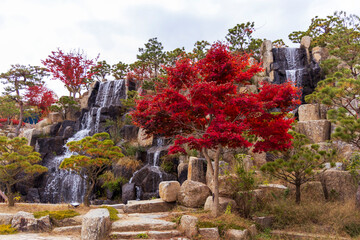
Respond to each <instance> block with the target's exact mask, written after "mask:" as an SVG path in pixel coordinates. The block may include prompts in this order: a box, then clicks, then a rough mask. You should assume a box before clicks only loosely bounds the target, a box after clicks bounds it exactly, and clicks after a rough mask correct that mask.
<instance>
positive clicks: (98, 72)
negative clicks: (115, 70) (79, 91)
mask: <svg viewBox="0 0 360 240" xmlns="http://www.w3.org/2000/svg"><path fill="white" fill-rule="evenodd" d="M90 72H91V73H95V74H94V75H93V78H96V80H98V81H106V76H107V75H109V74H110V72H111V66H110V65H109V64H108V63H107V62H106V61H105V60H103V61H99V62H97V65H96V66H93V67H91V70H90Z"/></svg>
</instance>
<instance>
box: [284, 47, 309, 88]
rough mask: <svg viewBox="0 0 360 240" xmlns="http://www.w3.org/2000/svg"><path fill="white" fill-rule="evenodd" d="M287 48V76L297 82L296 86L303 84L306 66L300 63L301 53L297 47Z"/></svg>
mask: <svg viewBox="0 0 360 240" xmlns="http://www.w3.org/2000/svg"><path fill="white" fill-rule="evenodd" d="M286 50H287V51H286V62H287V68H288V69H287V70H285V73H286V78H287V79H288V80H290V81H291V82H293V83H295V84H296V86H301V84H302V72H303V70H304V67H305V66H303V65H302V64H300V61H299V54H298V53H297V49H296V48H286Z"/></svg>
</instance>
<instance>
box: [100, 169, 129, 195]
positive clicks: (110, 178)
mask: <svg viewBox="0 0 360 240" xmlns="http://www.w3.org/2000/svg"><path fill="white" fill-rule="evenodd" d="M99 179H100V180H101V181H103V182H104V183H103V184H102V185H101V187H102V188H107V189H109V190H110V191H112V192H120V191H121V187H122V185H124V184H125V183H127V182H128V181H129V180H128V179H126V178H124V177H122V176H120V177H117V178H116V177H115V176H114V173H112V172H111V171H105V172H104V173H103V174H101V175H100V176H99Z"/></svg>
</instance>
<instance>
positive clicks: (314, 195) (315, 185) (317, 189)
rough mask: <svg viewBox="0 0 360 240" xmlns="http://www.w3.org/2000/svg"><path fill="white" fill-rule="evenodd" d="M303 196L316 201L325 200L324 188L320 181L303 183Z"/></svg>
mask: <svg viewBox="0 0 360 240" xmlns="http://www.w3.org/2000/svg"><path fill="white" fill-rule="evenodd" d="M301 198H302V199H311V200H314V201H317V200H324V199H325V196H324V189H323V186H322V184H321V182H320V181H311V182H306V183H304V184H302V185H301Z"/></svg>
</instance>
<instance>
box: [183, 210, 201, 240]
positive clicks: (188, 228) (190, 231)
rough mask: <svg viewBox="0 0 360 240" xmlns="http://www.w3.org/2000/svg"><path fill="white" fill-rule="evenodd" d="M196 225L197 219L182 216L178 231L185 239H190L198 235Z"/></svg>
mask: <svg viewBox="0 0 360 240" xmlns="http://www.w3.org/2000/svg"><path fill="white" fill-rule="evenodd" d="M197 223H198V219H197V217H195V216H189V215H184V216H182V217H181V219H180V231H182V232H184V233H185V236H186V237H188V238H192V237H194V236H195V235H197V234H198V229H197V226H196V225H197Z"/></svg>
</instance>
